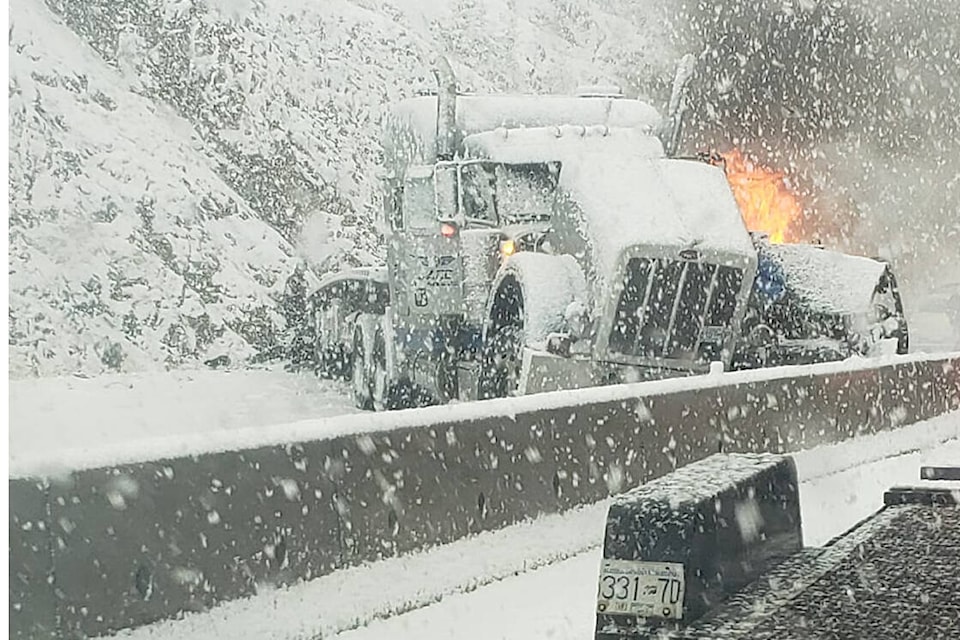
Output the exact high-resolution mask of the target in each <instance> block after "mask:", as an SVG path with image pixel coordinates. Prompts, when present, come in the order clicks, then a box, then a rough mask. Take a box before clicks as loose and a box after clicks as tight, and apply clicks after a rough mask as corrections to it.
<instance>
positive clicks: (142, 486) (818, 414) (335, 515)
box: [9, 354, 960, 638]
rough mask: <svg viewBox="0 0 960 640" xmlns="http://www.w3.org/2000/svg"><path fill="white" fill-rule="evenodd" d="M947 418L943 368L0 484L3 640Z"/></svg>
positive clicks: (460, 416) (824, 369) (922, 364)
mask: <svg viewBox="0 0 960 640" xmlns="http://www.w3.org/2000/svg"><path fill="white" fill-rule="evenodd" d="M958 408H960V354H954V355H950V356H944V357H937V358H933V357H928V358H896V359H894V360H891V361H887V362H885V363H883V364H880V365H878V364H876V363H870V362H862V361H861V362H856V363H850V362H848V363H839V364H838V363H833V364H829V365H816V366H812V367H803V368H796V367H795V368H783V369H771V370H766V371H750V372H742V373H733V374H723V375H719V376H701V377H697V378H686V379H682V380H670V381H663V382H656V383H641V384H634V385H619V386H616V387H605V388H599V389H589V390H582V391H573V392H559V393H550V394H542V395H539V396H529V397H524V398H516V399H508V400H495V401H489V402H482V403H475V404H471V405H460V406H447V407H432V408H428V409H421V410H413V411H404V412H397V413H393V414H389V415H379V414H378V415H366V416H347V417H343V418H340V419H336V420H323V421H315V422H311V423H307V424H298V425H291V426H289V427H285V428H275V429H265V430H259V431H256V432H253V431H246V432H242V433H241V432H238V433H234V434H227V435H225V436H224V437H223V439H222V440H219V441H218V440H216V439H210V438H205V439H203V440H196V441H190V440H187V441H178V442H176V443H168V444H166V445H165V446H166V448H158V447H156V446H152V447H149V448H144V449H142V450H131V449H125V450H122V451H113V452H106V453H103V455H102V457H101V458H100V459H99V460H93V461H92V463H91V461H90V460H88V461H87V464H83V463H82V460H81V459H80V458H79V457H78V458H76V459H73V460H70V459H69V458H68V459H66V460H60V461H59V463H58V466H59V467H60V468H59V470H58V471H52V470H50V469H47V470H44V467H43V466H42V465H34V466H33V467H32V468H31V466H30V465H23V464H20V465H14V469H13V470H12V473H13V474H14V477H11V479H10V480H9V487H10V616H11V636H12V637H15V638H40V637H85V636H91V635H98V634H103V633H108V632H110V631H114V630H117V629H121V628H127V627H133V626H138V625H142V624H147V623H149V622H152V621H155V620H159V619H162V618H166V617H171V616H175V615H178V614H180V613H181V612H184V611H196V610H203V609H206V608H209V607H211V606H213V605H215V604H216V603H218V602H222V601H225V600H229V599H233V598H239V597H243V596H246V595H251V594H253V593H255V592H256V590H257V588H258V585H262V584H264V583H269V584H274V585H283V584H290V583H293V582H296V581H299V580H307V579H311V578H314V577H317V576H320V575H323V574H327V573H330V572H332V571H334V570H336V569H338V568H342V567H347V566H351V565H356V564H359V563H362V562H370V561H376V560H379V559H382V558H385V557H390V556H394V555H398V554H404V553H409V552H413V551H417V550H421V549H424V548H426V547H429V546H432V545H436V544H442V543H446V542H450V541H453V540H455V539H458V538H461V537H463V536H467V535H470V534H473V533H477V532H480V531H484V530H492V529H498V528H501V527H504V526H506V525H509V524H512V523H515V522H518V521H520V520H523V519H526V518H530V517H535V516H537V515H540V514H544V513H551V512H557V511H562V510H565V509H567V508H570V507H573V506H576V505H580V504H586V503H591V502H595V501H597V500H600V499H603V498H605V497H607V496H608V495H610V494H613V493H618V492H619V491H621V489H623V488H626V487H633V486H636V485H638V484H640V483H642V482H645V481H648V480H650V479H653V478H657V477H660V476H662V475H664V474H665V473H667V472H669V471H671V470H673V469H675V468H677V467H679V466H682V465H685V464H687V463H690V462H694V461H696V460H700V459H702V458H705V457H706V456H708V455H710V454H713V453H716V452H718V451H726V452H734V451H738V452H755V451H770V452H788V451H795V450H799V449H804V448H808V447H811V446H815V445H818V444H822V443H827V442H835V441H839V440H843V439H846V438H850V437H853V436H856V435H859V434H866V433H874V432H877V431H881V430H884V429H889V428H892V427H896V426H899V425H902V424H909V423H912V422H917V421H919V420H923V419H926V418H930V417H934V416H937V415H940V414H943V413H946V412H948V411H951V410H955V409H958ZM390 425H392V426H390ZM256 443H259V444H256ZM231 445H235V446H234V447H233V448H232V449H231V448H230V446H231ZM151 456H152V457H153V459H150V458H151Z"/></svg>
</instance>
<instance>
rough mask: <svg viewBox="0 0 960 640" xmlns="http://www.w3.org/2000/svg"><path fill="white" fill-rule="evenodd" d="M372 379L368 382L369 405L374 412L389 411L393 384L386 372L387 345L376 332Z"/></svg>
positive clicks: (379, 332) (380, 334)
mask: <svg viewBox="0 0 960 640" xmlns="http://www.w3.org/2000/svg"><path fill="white" fill-rule="evenodd" d="M372 360H373V368H372V372H373V379H372V380H371V381H370V389H371V394H370V403H371V404H372V405H373V408H374V410H375V411H389V410H390V409H393V408H394V402H393V395H394V393H393V386H394V385H393V384H392V381H391V380H390V374H389V372H388V371H387V345H386V342H385V341H384V339H383V332H382V331H377V336H376V337H375V338H374V339H373V358H372Z"/></svg>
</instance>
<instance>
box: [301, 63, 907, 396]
mask: <svg viewBox="0 0 960 640" xmlns="http://www.w3.org/2000/svg"><path fill="white" fill-rule="evenodd" d="M691 71H692V61H691V60H690V59H686V60H685V61H684V63H683V64H681V67H680V69H679V70H678V73H677V78H676V79H675V82H674V93H673V96H672V98H671V103H670V107H669V110H668V113H669V115H668V116H667V117H666V118H663V117H662V116H661V115H660V114H659V113H658V112H657V111H656V110H655V109H654V108H653V107H651V106H650V105H648V104H646V103H644V102H641V101H639V100H631V99H626V98H624V97H622V96H621V95H619V93H618V92H617V91H611V90H608V89H604V88H591V89H589V90H587V91H584V92H581V93H580V94H579V95H577V96H556V95H536V96H505V95H504V96H500V95H492V96H480V95H460V94H458V92H457V84H456V78H455V77H454V75H453V72H452V70H451V69H450V66H449V64H448V63H447V62H446V61H445V60H443V59H441V60H440V61H439V62H438V64H437V68H436V70H435V74H436V76H437V79H438V83H439V91H438V94H437V95H435V96H421V97H415V98H410V99H407V100H403V101H401V102H399V103H398V104H397V105H395V106H394V108H393V109H392V111H391V112H390V114H389V116H388V117H387V118H386V122H385V125H384V139H383V152H384V163H385V179H384V207H383V214H382V220H380V223H381V228H382V232H383V235H384V239H385V245H386V256H387V260H386V264H385V265H383V266H381V267H374V268H367V269H357V270H352V271H345V272H341V273H337V274H334V275H332V276H330V277H328V278H326V279H325V280H323V281H322V282H321V283H320V284H319V286H318V287H317V288H316V289H315V290H314V291H313V292H312V294H311V307H312V309H313V312H314V316H313V317H314V320H315V332H316V334H315V335H316V336H317V338H316V355H317V361H318V366H319V369H320V371H321V373H322V374H325V375H333V376H343V377H346V378H348V379H349V380H350V382H351V387H352V391H353V395H354V399H355V401H356V404H357V405H358V406H359V407H362V408H376V409H387V408H392V407H397V406H406V405H410V404H420V403H430V402H445V401H449V400H451V399H464V400H466V399H475V398H487V397H500V396H507V395H515V394H522V393H529V392H532V391H539V390H552V389H565V388H578V387H586V386H594V385H600V384H609V383H614V382H620V381H632V380H643V379H653V378H662V377H669V376H677V375H690V374H698V373H705V372H707V371H709V370H710V369H711V367H712V366H717V365H714V364H713V363H721V365H722V367H723V368H724V369H730V368H740V367H747V366H763V365H765V364H768V363H781V362H804V361H815V360H823V359H837V358H840V357H844V356H845V355H849V353H851V352H852V351H853V350H856V349H860V350H861V351H865V350H868V349H870V348H872V344H873V343H872V342H871V344H869V345H868V344H866V341H864V340H861V341H860V342H859V343H857V344H854V342H856V340H852V339H851V336H852V335H853V333H852V331H853V324H854V322H853V320H852V318H853V317H854V316H857V314H853V313H850V311H851V310H850V309H846V308H841V307H843V306H844V304H845V302H844V303H842V304H839V305H838V304H835V303H836V302H837V300H833V299H832V298H831V292H836V291H840V292H841V293H843V294H847V293H849V291H848V287H851V286H853V287H855V288H856V291H857V292H860V293H863V295H865V296H866V299H867V302H866V303H865V305H866V306H869V305H870V304H872V301H873V300H874V298H875V297H876V296H875V295H874V289H875V288H876V287H874V286H873V285H870V284H867V283H866V282H865V281H864V277H865V276H866V277H873V278H874V279H875V282H877V283H878V284H879V278H880V277H881V275H880V274H886V273H888V271H889V270H888V269H887V268H886V266H885V265H883V264H882V263H879V262H877V261H873V260H868V259H866V258H855V257H851V256H843V255H841V254H834V253H831V252H823V251H822V250H820V249H817V248H813V247H804V246H798V247H794V248H793V249H792V250H785V249H783V248H782V247H772V246H771V245H769V244H768V243H766V242H765V240H764V239H763V238H755V237H752V236H751V234H750V233H749V232H748V231H747V229H746V228H745V226H744V223H743V221H742V218H741V215H740V211H739V209H738V207H737V204H736V201H735V199H734V197H733V194H732V192H731V189H730V186H729V184H728V182H727V180H726V177H725V174H724V171H723V169H722V168H720V167H717V166H714V165H712V164H710V163H708V162H702V161H698V160H696V159H681V158H675V157H672V156H673V154H674V152H675V150H676V147H677V141H678V139H679V130H680V123H681V122H682V118H683V94H684V89H685V84H686V82H687V80H688V79H689V77H690V73H691ZM795 254H797V255H801V256H803V257H802V258H801V259H795ZM812 254H813V255H815V257H814V258H810V255H812ZM824 256H829V257H828V259H827V260H826V262H828V263H830V264H831V265H833V267H834V271H836V273H835V274H834V275H835V276H836V277H837V278H838V280H837V281H836V282H833V283H831V287H828V288H827V290H826V294H824V295H820V293H822V292H816V293H815V295H814V296H813V297H812V298H813V299H814V302H816V304H817V305H819V306H816V305H814V307H815V308H809V309H808V307H809V304H808V302H809V298H810V296H807V295H806V293H805V291H804V286H799V288H798V286H797V285H798V284H800V285H806V284H808V282H807V280H809V278H808V276H810V275H813V281H814V288H816V287H815V281H816V276H817V271H816V263H817V261H818V260H819V261H820V262H823V261H824V260H823V258H824ZM805 260H806V261H807V262H810V261H811V260H812V261H813V263H815V264H814V268H813V269H812V270H810V269H806V270H804V269H800V271H802V273H801V272H800V271H797V272H796V273H795V269H794V267H795V266H797V265H801V266H803V265H804V264H805V262H804V261H805ZM850 260H853V261H855V262H856V265H857V266H858V267H859V269H858V270H857V271H856V274H855V277H853V278H850V277H847V276H848V275H849V274H848V273H847V262H848V261H850ZM874 272H875V273H874ZM795 275H798V277H799V279H797V278H792V276H795ZM891 277H892V275H891ZM888 289H889V287H888ZM893 293H894V294H896V289H895V286H894V287H893ZM841 297H842V296H841ZM848 297H850V298H855V297H856V296H848ZM861 297H862V296H861ZM889 306H890V307H891V309H892V311H891V313H888V314H886V316H889V315H891V314H894V315H896V314H897V311H898V310H899V315H898V316H897V318H898V319H897V320H896V322H897V330H900V329H902V330H903V331H905V325H904V324H903V323H902V308H900V305H899V296H898V295H897V298H896V302H895V304H894V303H891V305H889ZM798 309H799V310H800V311H798ZM784 310H786V318H783V317H780V316H778V315H777V314H778V312H781V315H782V312H783V311H784ZM798 314H799V315H798ZM804 314H806V315H804ZM886 316H885V317H886ZM858 317H865V315H864V314H859V316H858ZM778 322H779V323H781V324H783V326H782V327H781V326H778V325H777V323H778ZM865 322H866V325H865V326H867V328H872V329H874V330H875V329H876V326H877V325H878V322H877V321H865ZM771 324H772V325H773V326H771ZM887 326H888V328H889V323H888V325H887ZM859 329H860V332H859V333H857V335H858V336H860V335H863V329H864V327H863V326H861V327H859ZM874 334H876V331H874ZM883 337H889V336H883ZM804 345H807V346H810V345H812V348H806V347H805V346H804ZM831 345H832V348H833V351H831ZM903 348H904V349H905V345H903Z"/></svg>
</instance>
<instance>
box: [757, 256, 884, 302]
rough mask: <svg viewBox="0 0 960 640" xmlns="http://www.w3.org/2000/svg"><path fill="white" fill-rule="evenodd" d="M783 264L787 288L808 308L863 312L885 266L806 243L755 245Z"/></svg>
mask: <svg viewBox="0 0 960 640" xmlns="http://www.w3.org/2000/svg"><path fill="white" fill-rule="evenodd" d="M758 248H759V250H760V251H761V253H762V254H763V255H766V256H769V257H771V258H772V259H773V260H775V261H776V262H777V263H779V264H780V265H781V266H782V267H783V273H784V278H785V281H786V285H787V289H788V290H789V291H790V292H791V293H792V294H793V295H795V296H796V297H797V298H798V299H799V300H800V301H801V302H803V304H804V305H805V306H807V307H808V308H809V309H810V310H811V311H815V312H818V313H838V314H849V313H864V312H866V311H868V310H869V308H870V303H871V299H872V297H873V290H874V287H875V286H876V285H877V283H878V282H879V281H880V277H881V276H882V275H883V272H884V270H885V269H886V268H887V265H886V264H885V263H883V262H880V261H879V260H872V259H870V258H864V257H862V256H852V255H849V254H845V253H839V252H837V251H830V250H829V249H822V248H820V247H817V246H814V245H806V244H771V243H768V242H761V243H759V245H758Z"/></svg>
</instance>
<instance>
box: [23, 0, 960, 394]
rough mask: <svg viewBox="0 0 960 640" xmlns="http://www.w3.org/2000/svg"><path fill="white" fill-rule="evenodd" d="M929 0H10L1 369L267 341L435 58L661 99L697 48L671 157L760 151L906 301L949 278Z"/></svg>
mask: <svg viewBox="0 0 960 640" xmlns="http://www.w3.org/2000/svg"><path fill="white" fill-rule="evenodd" d="M952 1H953V0H929V1H928V0H909V1H904V2H901V1H900V0H897V1H896V2H894V1H893V0H883V1H882V2H871V3H867V2H862V0H848V1H847V2H845V3H813V2H800V3H796V2H779V0H776V1H774V0H764V1H763V2H758V3H742V2H739V0H722V1H720V2H716V3H688V2H681V0H656V1H655V2H635V1H632V0H448V1H447V2H421V1H420V0H382V1H381V0H269V1H267V0H83V1H82V2H77V1H75V0H13V1H12V3H11V5H10V9H9V12H10V19H11V27H12V28H11V43H10V58H11V63H10V64H11V69H10V70H11V80H10V95H11V114H10V116H11V117H10V133H11V136H10V154H11V161H10V171H11V179H10V188H11V200H10V205H11V210H12V211H11V232H12V239H11V261H10V262H11V264H10V269H11V272H12V273H11V286H12V294H11V307H12V309H13V312H12V315H11V333H12V342H11V345H12V359H11V372H12V373H13V375H15V376H22V375H29V374H43V375H46V374H59V373H70V372H73V371H76V370H82V371H87V372H90V373H97V372H101V371H111V370H116V369H118V368H119V369H121V370H142V369H150V368H158V367H163V366H179V365H181V364H182V363H188V362H190V361H191V360H195V359H198V358H205V357H209V356H215V355H220V354H221V353H230V355H231V356H233V357H234V359H235V360H236V359H239V357H240V356H242V355H244V354H245V353H249V352H250V351H251V343H252V344H254V345H260V344H264V345H266V344H270V343H272V342H273V341H274V332H275V331H276V330H277V329H278V328H279V327H280V326H281V324H282V323H281V320H280V319H279V318H277V317H276V315H275V314H274V312H273V311H272V310H273V308H274V301H273V299H272V298H271V294H273V293H276V291H277V287H278V286H279V285H280V284H281V283H282V279H283V277H284V276H285V275H286V274H288V273H289V272H290V270H291V267H292V265H291V259H290V257H289V256H290V255H292V254H295V253H300V254H302V255H304V256H305V257H307V258H308V259H309V260H310V262H311V263H312V264H313V265H314V267H315V268H316V269H317V270H318V271H320V272H325V271H328V270H330V269H334V268H336V267H338V266H341V265H344V264H352V265H359V264H368V263H371V262H374V261H376V260H377V258H378V256H379V255H380V252H381V247H380V246H379V243H378V240H377V235H376V233H375V230H374V227H373V216H374V212H375V211H377V210H378V208H379V206H380V203H379V194H378V190H377V175H378V158H379V153H380V151H379V143H378V137H379V122H380V118H381V114H382V110H383V108H384V105H385V104H386V103H387V102H390V101H393V100H396V99H399V98H402V97H407V96H410V95H413V94H415V93H417V92H419V91H421V90H424V89H431V88H433V84H434V81H433V78H432V77H431V74H430V68H429V62H430V60H431V59H432V58H433V57H434V56H435V54H436V53H438V52H442V53H446V54H447V55H449V56H450V57H451V58H452V60H453V64H454V67H455V69H456V71H457V74H458V76H459V79H460V83H461V89H462V90H465V91H487V90H498V91H519V92H531V91H537V92H570V91H572V90H573V89H575V88H576V87H577V86H578V85H580V84H584V83H595V82H596V83H610V82H614V83H619V84H620V85H621V86H622V87H623V88H624V91H625V93H626V94H627V95H631V96H633V95H638V94H639V95H640V96H642V97H645V98H648V99H651V100H652V102H653V103H654V104H656V105H658V106H662V105H663V103H664V102H665V100H666V97H667V94H668V89H669V86H668V84H669V80H670V76H671V74H672V70H673V65H674V62H675V61H676V59H677V58H678V57H679V54H680V53H685V52H693V53H698V54H701V56H700V58H699V60H700V63H701V66H702V68H701V69H700V71H701V72H703V77H698V78H696V80H695V83H694V88H695V94H696V95H695V96H694V97H695V99H694V100H693V103H692V104H691V113H690V125H691V126H690V128H689V130H688V131H689V132H690V136H691V137H690V141H689V145H691V148H689V149H686V150H685V151H688V152H689V151H693V150H694V148H693V147H695V146H697V145H704V146H712V147H717V148H719V147H725V146H727V145H729V144H737V145H739V146H742V147H744V148H745V149H753V150H757V149H762V150H766V152H765V154H764V155H766V156H767V157H770V158H772V159H773V160H775V162H774V165H775V166H777V167H778V168H781V169H784V170H787V171H788V173H789V174H790V175H791V177H799V178H803V180H801V182H803V183H804V184H805V185H806V189H807V190H811V191H812V194H807V195H810V196H811V197H810V200H811V202H809V203H808V204H810V205H811V206H814V207H816V208H818V209H819V216H820V218H824V219H825V220H826V221H825V222H824V221H822V220H821V221H820V222H819V223H818V224H817V225H814V226H816V227H817V228H818V230H823V231H824V233H826V236H825V237H827V238H829V239H832V240H836V241H837V242H836V244H837V245H838V246H841V247H846V248H852V249H855V250H858V251H864V252H868V253H869V254H871V255H872V254H874V253H880V254H882V255H885V256H888V257H890V258H892V259H893V260H894V261H895V265H896V267H897V270H898V273H900V274H901V276H902V277H901V284H904V285H905V287H906V288H908V289H910V291H908V292H907V297H908V300H907V302H908V307H909V306H911V305H912V304H913V302H914V300H915V299H916V297H915V296H914V294H913V292H914V291H917V292H918V293H919V292H921V291H922V289H924V288H925V287H927V286H928V285H929V280H932V279H934V277H937V276H939V275H940V274H942V273H944V272H949V273H952V274H954V275H956V274H958V273H960V241H958V238H960V213H957V211H958V209H957V206H958V202H960V199H958V195H960V181H958V180H957V179H956V176H957V172H958V170H960V168H958V164H957V162H956V160H955V159H956V158H957V157H960V156H958V154H957V147H956V143H955V142H954V141H955V140H956V139H957V136H956V135H955V134H956V132H957V131H960V112H958V111H957V110H956V109H955V108H954V107H955V105H956V101H957V97H958V96H960V76H958V74H956V73H955V69H956V62H957V58H956V56H957V55H958V54H957V53H956V52H957V51H958V49H957V47H956V46H954V45H955V43H956V33H960V32H957V31H956V29H955V26H956V24H957V23H956V17H955V16H956V12H955V11H954V8H953V5H952ZM901 5H903V7H905V8H901V9H897V10H896V11H893V12H892V13H891V11H889V10H888V9H891V8H897V7H900V6H901ZM48 7H49V8H50V10H48ZM51 10H52V12H53V13H52V12H51ZM54 13H55V14H56V15H57V16H59V19H55V18H54V17H53V14H54ZM903 16H909V17H910V19H909V20H905V19H903ZM951 16H953V17H951ZM61 20H62V23H61ZM771 24H772V25H773V28H772V29H769V30H768V31H769V32H765V33H764V34H762V35H759V36H758V34H757V30H758V29H765V28H767V27H769V26H770V25H771ZM828 27H829V28H828ZM854 27H855V28H854ZM804 29H806V31H804ZM70 31H72V32H73V33H70ZM816 33H820V34H821V35H822V34H827V35H826V36H824V37H822V38H821V39H820V40H821V41H820V42H818V43H817V44H818V46H817V47H809V46H806V45H804V46H799V47H794V49H795V50H791V49H790V47H791V46H793V45H792V44H791V43H794V44H795V41H796V40H797V38H798V37H800V40H801V41H803V42H805V40H803V38H804V37H807V36H806V35H804V34H807V35H810V34H816ZM857 34H866V35H862V37H861V36H858V35H857ZM811 37H812V36H811ZM857 37H861V39H862V40H863V41H862V42H861V41H858V40H856V38H857ZM758 43H759V44H760V45H763V46H758ZM768 44H769V45H770V46H767V45H768ZM861 67H865V68H866V71H869V73H867V72H864V73H860V72H859V71H857V70H858V69H861ZM848 71H850V73H847V72H848ZM854 71H857V73H854ZM821 76H822V77H821ZM797 78H799V79H800V80H799V81H797ZM824 78H825V79H824ZM820 80H823V81H822V82H821V81H820ZM38 96H39V100H37V99H36V98H37V97H38ZM861 106H862V108H861ZM798 123H799V124H800V125H803V126H802V127H801V128H800V129H799V130H797V129H796V127H795V125H797V124H798ZM698 132H699V133H698ZM707 132H712V137H711V136H710V135H708V133H707ZM791 132H792V133H791ZM787 134H790V135H787ZM894 134H895V135H894ZM783 136H786V137H784V138H783V139H782V140H781V137H783ZM791 136H792V137H791ZM771 147H773V149H772V148H771ZM776 147H783V148H781V149H779V152H775V151H777V149H775V148H776ZM784 149H789V150H791V151H790V152H789V153H787V152H786V151H784ZM795 157H799V158H801V159H802V160H803V162H800V161H799V160H798V161H797V162H799V164H798V165H796V166H795V165H794V160H795V159H796V158H795ZM808 164H809V165H812V166H809V167H808V166H807V165H808ZM805 167H806V168H805ZM264 223H265V224H264ZM834 232H835V233H834ZM838 234H840V235H839V236H838ZM840 236H842V237H840ZM74 245H79V246H77V250H76V251H74V250H73V247H74ZM94 276H96V277H94ZM127 296H129V297H127ZM125 319H126V320H125ZM224 327H231V328H232V329H228V330H224ZM221 332H223V333H221ZM238 334H240V335H242V336H243V338H244V339H243V340H241V339H240V337H239V336H238ZM214 335H216V337H214Z"/></svg>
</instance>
